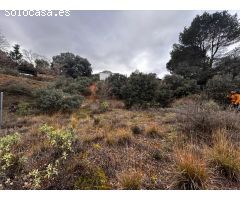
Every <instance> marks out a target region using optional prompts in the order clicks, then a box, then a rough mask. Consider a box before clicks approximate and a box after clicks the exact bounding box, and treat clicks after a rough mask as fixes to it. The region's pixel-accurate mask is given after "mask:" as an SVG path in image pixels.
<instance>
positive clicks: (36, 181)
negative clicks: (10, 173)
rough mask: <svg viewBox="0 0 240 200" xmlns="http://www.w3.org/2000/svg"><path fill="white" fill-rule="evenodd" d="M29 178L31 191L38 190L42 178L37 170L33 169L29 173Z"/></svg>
mask: <svg viewBox="0 0 240 200" xmlns="http://www.w3.org/2000/svg"><path fill="white" fill-rule="evenodd" d="M29 176H30V178H31V180H32V188H33V189H39V188H40V187H41V182H42V180H41V179H42V177H41V173H40V172H39V171H38V169H34V170H33V171H31V172H30V173H29Z"/></svg>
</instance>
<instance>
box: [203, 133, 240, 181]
mask: <svg viewBox="0 0 240 200" xmlns="http://www.w3.org/2000/svg"><path fill="white" fill-rule="evenodd" d="M206 156H207V159H208V160H209V162H210V164H211V165H213V166H214V167H215V168H216V169H217V171H218V172H219V173H220V174H222V175H223V176H225V177H226V178H228V179H230V180H233V181H239V178H240V148H239V146H234V145H233V144H232V142H231V140H230V139H229V137H227V136H226V131H222V130H221V131H218V132H217V133H216V135H214V138H213V146H212V147H207V150H206Z"/></svg>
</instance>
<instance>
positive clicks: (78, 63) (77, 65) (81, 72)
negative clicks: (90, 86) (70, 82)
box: [52, 52, 92, 78]
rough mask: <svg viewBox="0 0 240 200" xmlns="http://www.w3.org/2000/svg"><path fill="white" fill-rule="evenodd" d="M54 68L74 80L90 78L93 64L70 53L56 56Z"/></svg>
mask: <svg viewBox="0 0 240 200" xmlns="http://www.w3.org/2000/svg"><path fill="white" fill-rule="evenodd" d="M56 66H57V67H56ZM52 68H59V70H60V72H61V73H63V74H65V75H67V76H70V77H72V78H77V77H78V76H90V75H91V74H92V68H91V64H90V63H89V61H88V60H87V59H86V58H82V57H80V56H78V55H74V54H73V53H69V52H67V53H61V54H60V55H57V56H54V57H53V63H52Z"/></svg>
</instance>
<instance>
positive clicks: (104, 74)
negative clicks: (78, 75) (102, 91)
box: [99, 71, 112, 81]
mask: <svg viewBox="0 0 240 200" xmlns="http://www.w3.org/2000/svg"><path fill="white" fill-rule="evenodd" d="M111 74H112V72H110V71H102V72H100V73H99V78H100V81H105V80H106V79H107V78H108V77H109V76H110V75H111Z"/></svg>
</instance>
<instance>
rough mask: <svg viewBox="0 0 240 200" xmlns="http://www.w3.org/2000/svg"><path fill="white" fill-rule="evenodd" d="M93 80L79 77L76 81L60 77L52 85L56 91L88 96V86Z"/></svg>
mask: <svg viewBox="0 0 240 200" xmlns="http://www.w3.org/2000/svg"><path fill="white" fill-rule="evenodd" d="M92 82H93V80H92V79H91V78H88V77H79V78H76V79H72V78H64V77H60V78H59V79H58V80H57V81H56V82H55V84H54V85H53V87H54V88H56V89H61V90H62V91H63V92H66V93H70V94H74V95H75V94H81V95H85V96H86V95H90V93H91V92H90V90H89V86H90V85H91V83H92Z"/></svg>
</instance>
